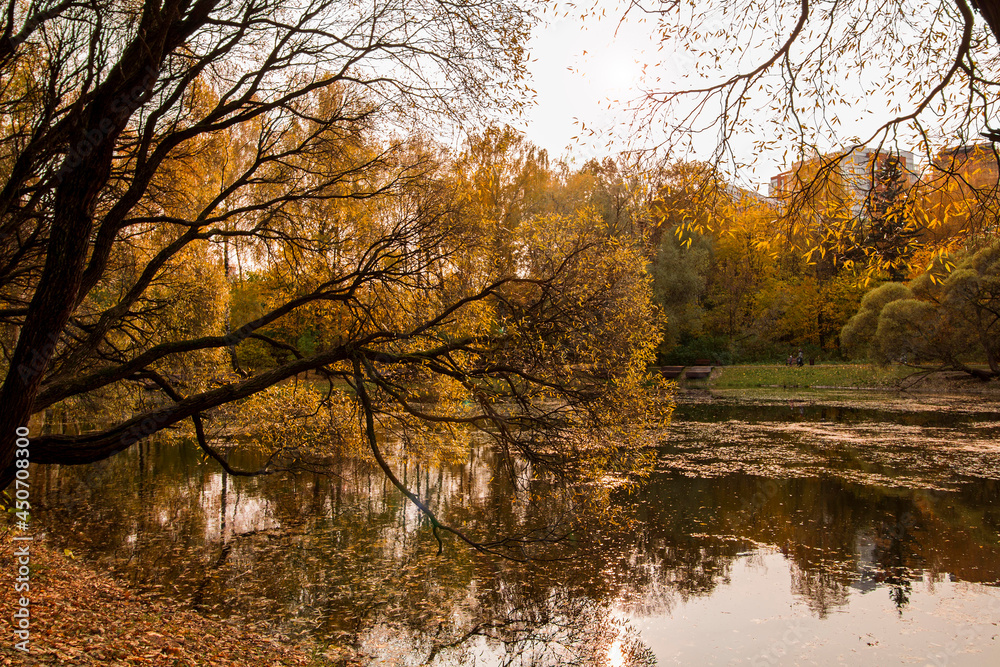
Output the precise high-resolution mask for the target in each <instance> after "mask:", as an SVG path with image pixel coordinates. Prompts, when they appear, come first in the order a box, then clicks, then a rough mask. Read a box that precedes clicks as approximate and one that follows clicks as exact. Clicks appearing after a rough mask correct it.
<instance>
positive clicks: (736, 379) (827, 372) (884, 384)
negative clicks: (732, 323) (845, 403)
mask: <svg viewBox="0 0 1000 667" xmlns="http://www.w3.org/2000/svg"><path fill="white" fill-rule="evenodd" d="M912 375H913V369H911V368H906V367H904V366H878V365H874V364H820V365H817V366H802V367H801V368H800V367H798V366H778V365H738V366H719V367H717V368H715V369H714V370H713V371H712V377H711V378H709V379H708V380H707V381H706V382H704V386H706V387H709V388H712V389H749V388H754V387H793V388H795V387H800V388H805V387H812V388H822V387H838V388H857V389H899V388H900V387H901V386H902V383H903V381H904V380H906V379H907V378H909V377H910V376H912ZM688 386H693V384H691V383H689V385H688Z"/></svg>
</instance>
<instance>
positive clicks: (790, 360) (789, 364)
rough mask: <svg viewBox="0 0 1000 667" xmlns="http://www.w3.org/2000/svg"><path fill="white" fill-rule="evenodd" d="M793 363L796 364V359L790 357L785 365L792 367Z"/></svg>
mask: <svg viewBox="0 0 1000 667" xmlns="http://www.w3.org/2000/svg"><path fill="white" fill-rule="evenodd" d="M793 363H795V357H793V356H792V355H788V359H786V360H785V365H786V366H791V365H792V364H793Z"/></svg>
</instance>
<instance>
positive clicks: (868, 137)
mask: <svg viewBox="0 0 1000 667" xmlns="http://www.w3.org/2000/svg"><path fill="white" fill-rule="evenodd" d="M629 11H630V12H635V13H644V14H645V15H647V16H648V15H652V16H653V17H655V19H656V21H657V22H658V23H657V31H658V33H659V34H660V35H662V41H663V47H664V51H665V52H666V53H671V54H672V61H673V62H674V63H680V67H679V69H681V70H682V71H681V72H680V73H679V74H674V73H672V72H668V73H665V74H663V75H662V78H661V79H657V81H656V82H655V84H653V85H651V86H650V89H649V90H648V92H647V94H646V95H645V96H644V98H643V99H641V100H640V101H639V102H638V103H637V107H636V117H635V124H636V125H637V126H639V128H641V129H643V130H645V132H643V137H644V140H645V142H646V143H645V146H644V148H645V149H650V148H652V147H656V148H664V147H666V148H669V149H676V148H678V147H680V146H682V145H684V146H690V145H692V142H696V143H698V145H700V146H701V147H703V148H704V147H705V145H706V144H708V145H714V146H715V153H714V159H715V161H716V162H717V163H719V164H723V163H725V164H727V165H728V168H730V169H733V170H736V171H738V170H739V169H740V168H741V167H745V166H747V162H748V160H749V161H754V160H756V156H757V155H759V154H760V153H761V152H762V151H770V152H772V153H775V154H780V153H782V152H783V153H784V155H785V159H786V164H787V163H793V162H794V163H795V164H796V166H794V167H793V170H794V171H796V172H797V175H798V176H799V178H798V179H797V180H798V181H799V182H798V184H797V186H796V187H795V188H794V192H793V193H791V196H789V197H788V198H787V201H785V202H784V206H783V208H784V210H785V212H786V218H787V219H788V221H789V222H790V223H792V224H796V225H799V226H801V227H803V228H805V229H807V230H808V228H809V227H810V226H816V225H817V224H819V225H822V226H824V227H825V228H827V229H829V230H830V232H831V233H829V234H826V238H825V239H824V241H823V242H821V243H813V244H805V245H803V246H802V248H801V250H803V251H806V250H810V249H814V250H820V251H821V252H824V253H825V252H827V250H828V247H832V246H837V245H838V243H839V244H841V245H843V246H845V247H848V248H850V247H852V246H857V245H864V243H863V240H864V238H865V237H866V234H867V233H868V232H867V229H866V228H865V226H864V225H863V224H858V223H859V222H861V218H862V217H863V216H862V215H861V214H860V210H861V209H860V208H859V207H855V208H856V209H857V210H855V211H853V212H852V211H851V207H850V206H847V207H845V206H840V209H842V210H841V211H840V213H841V214H842V215H841V217H843V218H844V220H843V221H841V222H840V223H833V224H831V223H830V222H829V221H827V220H817V219H816V217H815V216H804V219H803V216H802V215H800V213H801V211H803V210H809V209H811V208H813V207H814V205H815V202H816V201H821V202H823V203H826V202H828V201H830V197H829V195H828V190H829V189H830V184H831V182H833V183H837V182H838V181H840V180H843V176H844V174H845V170H846V171H847V172H850V173H848V174H847V176H848V177H849V178H851V179H854V180H856V181H858V182H860V183H864V182H867V183H868V184H869V185H867V186H862V189H864V187H867V188H868V189H869V190H870V189H871V187H872V186H871V184H872V183H874V182H875V181H876V180H877V175H878V174H877V170H878V160H871V161H869V163H868V164H865V165H858V166H855V165H853V164H852V165H850V166H849V167H848V166H847V160H845V158H848V157H849V156H850V155H851V153H852V151H854V150H855V149H858V148H861V147H866V146H867V147H870V148H872V149H875V150H884V151H887V152H891V151H893V150H896V149H897V148H909V149H912V150H915V151H916V153H917V154H922V155H923V158H924V160H925V162H926V163H928V164H930V165H931V167H930V170H931V172H932V173H931V175H933V174H934V173H940V172H941V171H954V170H955V166H954V164H953V163H951V162H948V163H943V162H942V161H941V160H940V159H937V157H938V156H937V151H938V149H939V148H941V147H943V146H945V147H946V146H952V147H954V145H955V144H956V143H958V144H969V143H972V142H975V141H977V140H978V141H981V140H982V139H981V138H979V137H980V135H981V137H984V138H986V139H988V140H990V141H994V140H998V139H1000V128H998V127H996V113H995V112H996V109H995V100H996V98H997V94H998V92H1000V83H998V77H997V73H998V65H1000V49H998V46H997V42H998V41H1000V14H998V12H997V10H996V7H995V3H992V2H985V1H982V0H890V1H888V2H871V1H870V0H849V1H847V2H841V1H836V0H769V1H766V2H758V1H756V0H719V1H717V2H706V3H682V2H676V1H669V0H664V1H662V2H655V1H653V2H644V1H643V0H637V1H636V2H632V3H630V9H629ZM685 64H686V65H687V67H686V69H685V67H684V66H685ZM670 79H672V81H671V82H670V83H668V80H670ZM858 110H864V111H867V114H866V115H865V116H864V117H863V118H857V116H861V114H859V113H858ZM865 119H868V120H865ZM634 129H637V128H633V130H634ZM699 135H704V138H699ZM992 152H993V154H994V157H995V156H996V152H995V151H992ZM748 156H750V157H748ZM796 161H797V162H796ZM984 188H985V189H984V193H986V192H987V191H988V193H989V196H992V197H996V194H997V192H996V189H997V181H996V178H995V177H994V178H993V179H992V182H991V183H989V184H986V185H985V186H984ZM863 198H864V195H863V194H862V195H861V199H863ZM796 218H798V219H796ZM940 222H941V221H940V220H935V219H927V220H923V221H921V223H920V225H919V227H920V229H919V230H918V231H921V232H922V233H923V235H924V237H925V238H926V237H927V236H928V234H927V232H928V231H929V230H932V229H933V228H934V227H936V226H938V225H939V224H940ZM824 246H826V247H824ZM832 249H833V250H836V249H837V248H836V247H833V248H832ZM868 259H869V261H871V262H874V263H876V264H879V263H881V264H885V263H886V262H885V261H883V259H882V258H881V257H880V256H879V255H878V252H874V253H872V255H871V256H869V257H868ZM890 261H891V260H890Z"/></svg>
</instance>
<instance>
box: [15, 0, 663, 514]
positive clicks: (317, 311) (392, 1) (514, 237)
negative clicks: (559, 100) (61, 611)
mask: <svg viewBox="0 0 1000 667" xmlns="http://www.w3.org/2000/svg"><path fill="white" fill-rule="evenodd" d="M532 23H533V16H532V14H531V9H530V6H528V5H525V3H521V2H504V1H501V2H496V1H495V0H490V2H479V1H476V0H470V1H465V0H462V1H461V2H445V1H443V0H415V1H414V0H376V1H375V2H370V3H341V2H328V1H325V0H306V1H303V2H290V1H288V0H164V1H161V2H157V1H154V0H149V1H148V2H144V3H143V2H117V1H114V2H113V1H111V0H107V1H104V0H96V1H93V0H87V1H78V0H52V1H49V2H22V1H21V0H9V1H8V2H6V6H5V8H4V12H3V15H2V17H0V109H2V113H0V127H2V131H0V183H2V192H0V239H2V242H0V323H2V324H0V326H2V331H0V333H2V335H0V343H2V346H3V349H2V361H0V363H2V370H3V376H4V379H3V385H2V388H0V406H2V413H0V414H2V416H0V488H3V487H6V486H7V485H8V484H9V483H10V482H11V480H12V479H13V477H14V474H15V470H16V468H15V459H14V453H15V431H16V429H18V428H21V427H25V426H26V425H27V424H29V423H30V422H31V420H32V418H33V416H35V417H34V418H35V419H36V420H38V419H39V418H40V416H41V414H44V412H45V411H46V410H47V409H60V406H80V405H84V404H87V405H91V406H93V405H97V406H98V411H99V412H100V410H101V409H102V408H101V406H109V407H107V409H105V410H104V411H103V412H102V413H101V419H99V420H97V421H96V422H95V428H93V429H91V430H85V431H82V432H79V433H76V434H65V433H64V434H43V433H33V434H32V437H31V442H30V459H31V461H32V462H34V463H39V464H53V463H54V464H82V463H87V462H93V461H98V460H101V459H104V458H106V457H109V456H111V455H113V454H115V453H116V452H119V451H122V450H123V449H126V448H128V447H130V446H132V445H133V444H134V443H136V442H137V441H138V440H140V439H141V438H143V437H145V436H147V435H149V434H151V433H155V432H157V431H160V430H162V429H167V428H176V427H177V426H178V425H181V424H187V425H188V426H190V427H191V428H192V432H193V433H194V434H195V435H196V436H197V438H198V441H199V443H200V444H201V446H202V447H203V448H204V449H205V452H206V455H208V456H212V457H213V458H215V459H217V460H218V461H219V462H220V463H221V464H222V465H223V466H225V467H226V469H227V470H229V472H230V473H233V474H243V473H259V472H262V471H263V472H267V471H269V470H274V469H279V468H282V467H287V465H289V463H288V461H289V459H290V458H294V455H295V452H296V451H298V450H297V448H296V447H289V448H287V450H286V451H281V448H280V447H277V448H273V451H271V454H272V457H271V459H270V460H269V461H268V462H267V463H266V464H265V465H264V467H263V468H262V469H261V468H256V469H253V470H243V469H239V468H238V467H237V466H234V465H231V464H230V463H229V461H228V459H227V457H226V455H225V454H224V453H223V452H220V451H219V450H218V449H217V448H216V447H215V446H214V445H213V442H212V439H211V438H210V437H207V436H206V429H208V428H209V424H207V423H206V420H210V419H211V418H212V415H213V414H214V413H213V411H218V410H220V409H223V408H225V407H227V406H228V407H229V408H233V407H234V406H235V407H236V410H237V411H239V406H240V405H242V403H241V402H242V401H247V400H250V399H251V398H254V397H257V398H259V397H260V396H268V395H272V394H273V395H280V394H281V392H280V391H277V390H278V389H280V387H281V386H282V383H285V382H286V381H288V380H290V379H291V378H296V377H299V378H301V377H305V376H309V377H310V378H312V379H313V380H315V379H316V378H318V379H319V380H320V381H322V382H325V383H326V384H327V387H328V389H327V395H326V397H325V398H324V399H323V400H324V401H326V405H327V408H329V409H330V411H331V414H333V413H338V410H339V413H338V414H348V415H351V416H353V417H354V418H356V420H357V421H356V426H357V428H356V433H357V434H360V438H361V441H362V442H363V443H364V444H365V445H366V446H367V447H368V449H369V450H370V451H369V456H370V457H371V458H374V460H375V461H376V462H377V463H378V465H379V466H381V467H382V469H383V470H384V472H385V474H386V475H387V476H388V477H389V478H390V480H391V481H392V482H393V483H395V484H396V485H397V486H399V487H400V490H401V491H402V492H403V493H405V494H407V495H408V496H409V497H410V498H411V500H413V501H414V502H416V503H417V504H418V505H420V506H421V509H423V510H424V511H425V512H427V513H428V514H430V510H429V509H428V508H426V507H425V506H423V505H422V504H421V500H420V499H419V498H417V497H416V496H415V495H414V494H412V493H411V492H410V491H409V490H408V489H406V488H405V487H404V486H403V484H402V483H401V482H400V481H399V480H398V479H397V478H396V477H395V475H394V474H393V471H392V466H391V461H389V460H387V458H386V457H385V456H384V455H383V452H382V451H381V449H380V444H379V441H380V437H381V435H380V434H382V433H384V432H385V429H397V430H399V429H402V430H403V431H409V432H419V431H420V430H421V429H423V430H424V431H427V430H428V429H445V430H448V429H451V430H454V429H465V430H470V431H476V432H480V433H482V434H483V435H482V437H485V438H488V439H490V440H491V441H492V442H493V443H494V444H495V446H496V447H497V448H498V449H499V450H500V451H501V453H502V455H503V460H505V461H506V462H507V464H508V467H509V468H510V470H512V471H513V470H515V469H520V468H523V466H524V465H529V466H530V467H531V469H532V470H533V471H535V472H536V473H545V472H548V473H552V474H553V475H556V476H559V475H563V476H565V475H574V474H577V473H578V474H584V475H593V474H599V471H600V470H606V469H608V468H609V467H614V466H615V465H616V464H617V463H621V462H622V461H624V460H625V459H628V458H629V457H631V456H632V454H634V453H635V452H636V450H635V449H634V448H633V449H629V447H630V446H631V445H636V444H637V443H638V440H637V439H635V438H632V437H631V435H630V431H629V429H630V424H631V420H632V419H633V416H634V411H635V410H641V409H643V407H644V406H646V405H648V404H647V403H644V401H645V400H646V399H645V398H644V397H645V396H647V392H646V390H645V389H643V385H642V383H643V381H644V378H643V375H644V370H645V364H646V362H647V359H648V357H649V355H650V353H651V351H652V349H653V347H654V346H655V344H656V342H657V341H656V334H655V332H656V331H657V330H658V326H659V323H658V315H657V314H656V312H655V309H654V308H653V307H652V306H651V305H650V301H649V285H648V280H647V279H646V277H645V276H644V273H643V269H642V262H641V258H640V255H639V254H638V253H637V251H636V250H634V249H633V248H631V247H630V246H629V245H628V243H625V242H622V241H620V240H618V239H616V238H614V235H613V234H608V233H605V232H604V231H602V229H601V228H600V225H595V224H592V223H593V220H591V219H590V218H588V216H587V214H585V213H582V214H580V215H575V216H568V217H564V218H560V219H556V220H553V219H548V220H534V221H530V224H529V222H526V223H524V224H522V225H520V226H518V227H517V228H516V229H509V228H506V227H501V228H495V227H497V226H498V225H501V226H502V225H503V224H504V221H502V220H490V219H482V217H481V216H480V217H478V218H477V217H476V215H475V211H473V210H471V208H474V207H469V206H468V205H467V202H468V201H469V199H470V198H469V197H468V196H466V194H463V193H462V192H461V182H460V181H461V179H457V178H455V177H454V173H453V170H452V169H451V168H450V167H449V166H448V164H447V160H445V159H444V158H442V155H441V151H440V149H437V148H435V146H434V144H433V142H432V141H431V140H429V139H426V138H423V137H422V136H421V133H420V130H419V127H420V123H421V122H422V123H423V126H424V127H427V126H428V119H429V120H430V122H431V123H434V124H436V125H437V127H440V122H442V121H445V120H447V121H449V122H453V121H456V120H457V121H461V120H462V119H463V118H468V117H469V116H470V115H471V114H473V113H475V112H476V111H477V110H481V109H483V108H490V109H492V110H494V111H495V110H496V109H508V110H510V109H511V108H512V107H514V108H516V107H518V106H519V105H520V104H522V101H521V100H523V99H524V98H523V97H522V95H521V92H522V91H523V87H524V83H523V80H522V77H523V75H524V64H525V55H526V54H525V51H524V46H525V40H526V38H527V35H528V31H529V29H530V27H531V25H532ZM497 238H502V239H504V240H505V244H504V247H502V248H499V249H498V248H497V243H496V239H497ZM237 270H238V271H240V272H242V273H243V274H244V275H252V276H254V280H256V281H257V282H256V283H254V284H253V285H250V286H248V284H249V282H248V284H244V285H243V287H242V288H241V290H240V291H239V294H236V291H234V290H233V289H232V284H233V278H232V276H233V275H234V274H235V273H236V272H237ZM248 281H249V279H248ZM251 287H252V288H253V289H251ZM255 289H256V290H257V291H256V292H254V290H255ZM251 293H252V295H253V296H252V297H247V294H251ZM240 295H242V297H240ZM237 297H239V298H237ZM240 298H242V299H243V300H242V301H240ZM283 333H284V334H288V335H279V334H283ZM300 334H301V335H300ZM247 346H253V349H255V350H258V351H260V350H265V351H266V352H267V355H265V356H268V355H269V356H268V358H269V359H272V360H277V361H276V362H275V363H267V364H257V365H256V368H250V367H249V366H252V365H254V364H248V363H247V362H246V361H245V360H246V359H247V358H249V357H248V355H247V354H245V352H246V351H245V350H244V348H245V347H247ZM251 356H252V355H251ZM241 359H242V360H243V361H241ZM428 387H434V388H435V389H434V390H433V392H437V393H438V394H439V395H443V396H447V397H451V398H456V397H457V398H458V399H460V400H452V401H450V402H448V401H439V402H437V403H435V402H433V401H432V402H428V401H427V400H426V399H427V395H428V391H431V390H429V389H428ZM268 392H272V394H269V393H268ZM433 392H432V393H433ZM344 405H348V409H346V410H341V409H340V408H342V407H343V406H344ZM110 406H114V407H113V408H112V407H110ZM338 406H340V407H338ZM276 416H277V418H280V417H281V415H276ZM36 423H37V421H36ZM348 430H349V429H348ZM338 433H340V432H339V431H338V430H337V427H335V426H331V427H330V438H331V440H333V439H336V438H338V437H341V436H343V434H342V433H340V435H338ZM341 439H349V438H347V436H343V437H341ZM626 450H627V451H626ZM519 466H520V468H519ZM431 520H432V521H434V523H435V527H438V524H437V521H436V519H435V518H434V517H433V515H432V514H431Z"/></svg>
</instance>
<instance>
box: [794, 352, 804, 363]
mask: <svg viewBox="0 0 1000 667" xmlns="http://www.w3.org/2000/svg"><path fill="white" fill-rule="evenodd" d="M795 363H796V364H798V365H799V366H802V365H803V364H805V359H803V357H802V350H799V356H797V357H795Z"/></svg>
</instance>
